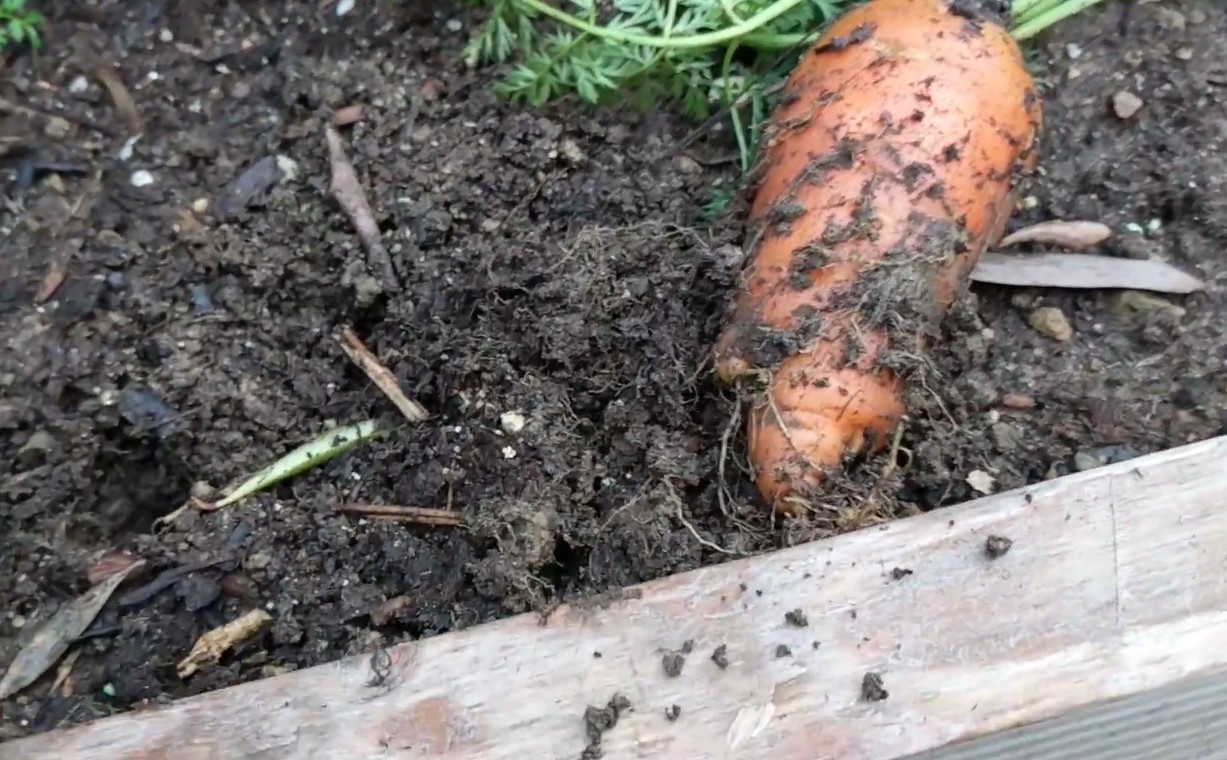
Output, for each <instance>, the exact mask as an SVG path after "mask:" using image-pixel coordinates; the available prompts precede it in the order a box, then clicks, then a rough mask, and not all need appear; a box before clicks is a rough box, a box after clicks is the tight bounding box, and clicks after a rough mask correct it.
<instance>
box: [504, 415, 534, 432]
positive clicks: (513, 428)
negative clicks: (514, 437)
mask: <svg viewBox="0 0 1227 760" xmlns="http://www.w3.org/2000/svg"><path fill="white" fill-rule="evenodd" d="M498 424H499V425H500V426H501V427H502V428H503V430H505V431H506V432H508V433H513V434H514V433H518V432H520V431H521V430H523V429H524V425H525V424H527V421H526V420H525V419H524V415H522V414H520V413H519V412H503V413H502V414H500V415H499V418H498Z"/></svg>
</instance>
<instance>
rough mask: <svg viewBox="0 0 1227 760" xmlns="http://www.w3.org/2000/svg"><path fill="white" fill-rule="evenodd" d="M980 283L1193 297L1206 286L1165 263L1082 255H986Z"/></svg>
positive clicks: (979, 267)
mask: <svg viewBox="0 0 1227 760" xmlns="http://www.w3.org/2000/svg"><path fill="white" fill-rule="evenodd" d="M971 278H972V279H973V280H975V281H976V282H984V283H990V284H993V285H1012V286H1016V287H1031V288H1078V289H1104V290H1109V289H1111V290H1117V289H1126V290H1152V291H1156V292H1160V293H1182V294H1183V293H1193V292H1195V291H1198V290H1203V289H1204V288H1205V287H1206V284H1205V283H1204V282H1202V281H1201V280H1199V279H1197V278H1196V277H1193V276H1192V275H1189V274H1186V273H1184V272H1182V271H1180V270H1179V269H1176V268H1175V267H1173V266H1171V265H1169V264H1165V263H1163V262H1162V261H1152V260H1142V259H1122V258H1117V257H1115V256H1094V255H1090V254H1082V253H1036V254H1020V255H1016V256H1012V255H1008V254H1004V253H993V252H989V253H985V254H983V255H982V256H981V257H980V260H979V262H977V264H976V268H975V269H974V270H973V271H972V273H971Z"/></svg>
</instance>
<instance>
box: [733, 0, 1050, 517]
mask: <svg viewBox="0 0 1227 760" xmlns="http://www.w3.org/2000/svg"><path fill="white" fill-rule="evenodd" d="M961 5H966V2H965V1H964V2H963V3H961ZM1041 120H1042V116H1041V108H1040V102H1039V96H1038V94H1037V91H1036V88H1035V85H1034V82H1033V81H1032V79H1031V77H1030V76H1029V75H1028V73H1027V71H1026V69H1025V68H1024V63H1023V59H1022V55H1021V52H1020V50H1019V48H1018V46H1017V43H1016V42H1015V41H1014V39H1013V38H1012V37H1011V36H1010V34H1009V33H1008V32H1007V30H1006V28H1005V27H1004V26H1003V25H1002V24H1001V23H998V20H997V19H990V18H987V17H985V18H981V17H976V16H975V15H974V14H971V13H968V12H967V11H965V10H952V8H951V4H950V2H949V1H948V0H868V2H866V3H864V4H862V5H859V6H856V7H854V8H852V9H850V10H849V11H847V12H845V13H844V14H843V15H842V16H841V17H839V18H838V19H837V20H836V21H835V22H834V23H833V24H832V25H831V26H830V27H829V28H828V29H827V30H826V31H825V32H824V34H823V35H822V36H821V37H820V38H819V39H818V40H817V41H816V42H815V43H814V45H813V47H812V48H811V49H810V50H809V51H808V52H807V53H806V54H805V55H804V56H803V57H802V59H801V61H800V63H799V64H798V66H797V67H796V69H794V71H793V72H792V74H791V75H790V77H789V79H788V81H787V82H786V84H785V87H784V89H783V91H782V94H781V100H780V105H779V106H778V107H777V110H776V111H775V112H774V113H773V114H772V118H771V120H770V122H769V124H768V126H767V128H766V129H765V130H764V133H763V134H764V138H763V148H762V151H761V153H760V157H759V161H758V164H757V165H756V168H755V171H754V172H752V175H751V178H750V185H749V187H748V189H749V192H750V194H751V204H750V215H749V240H748V242H747V253H748V258H747V263H746V271H745V273H744V282H743V287H742V288H741V289H740V290H739V292H738V294H737V300H736V304H735V309H734V312H733V315H732V317H731V319H730V322H729V323H728V325H727V326H726V328H725V331H724V333H723V334H722V335H721V337H720V339H719V341H718V343H717V346H716V371H717V373H718V375H719V377H720V378H721V379H722V380H723V381H725V382H727V383H734V382H738V381H744V380H746V379H752V378H756V379H759V380H760V381H761V382H762V383H763V385H764V386H765V388H764V391H765V392H764V393H763V394H762V395H761V396H760V397H759V398H758V400H757V403H755V404H754V405H753V408H752V409H751V410H750V413H749V414H748V423H747V430H746V433H747V439H748V448H749V459H750V463H751V465H752V466H753V468H754V470H755V476H756V480H757V484H758V488H759V491H760V493H761V495H762V497H763V499H764V500H765V501H766V502H768V503H769V504H770V505H772V507H773V508H774V509H775V510H776V511H777V512H781V513H795V512H797V511H798V510H800V509H802V508H803V507H804V505H805V504H806V503H808V502H812V501H813V500H814V497H815V495H816V494H817V489H818V488H819V487H820V486H821V485H822V483H823V481H824V479H825V478H827V477H829V475H830V473H831V472H832V471H833V470H834V469H835V468H837V467H840V466H842V465H843V464H844V463H845V462H846V461H847V460H848V459H850V458H854V457H857V456H863V455H866V454H872V453H876V452H880V451H882V450H883V449H884V448H885V447H886V444H887V443H888V442H889V440H890V438H891V433H892V431H893V430H894V429H895V428H896V426H897V425H898V424H899V423H900V421H901V418H902V416H903V414H904V413H905V411H906V404H905V400H904V394H905V391H906V390H907V383H906V379H907V372H908V370H909V369H911V368H914V367H916V366H918V363H920V362H923V358H922V354H923V349H924V347H925V346H926V345H928V344H929V343H930V340H931V338H932V335H933V333H934V332H935V328H937V327H938V325H939V323H940V321H941V319H942V318H943V316H944V315H945V313H946V312H947V310H948V309H949V308H950V306H951V304H952V303H953V301H954V299H955V298H956V296H957V295H958V293H959V291H960V289H961V288H963V287H964V286H965V284H966V282H967V281H968V277H969V275H970V273H971V271H972V269H973V268H974V267H975V264H976V261H977V259H978V258H979V256H980V253H981V251H983V250H984V248H985V246H986V245H987V244H988V243H990V242H994V241H996V240H997V239H999V238H1000V237H1001V235H1002V234H1003V232H1004V226H1005V223H1006V220H1007V218H1008V216H1009V214H1010V213H1011V211H1012V210H1013V207H1014V199H1013V183H1014V180H1015V177H1016V175H1017V173H1018V172H1020V171H1025V170H1030V169H1032V168H1034V166H1035V160H1036V159H1035V153H1034V143H1035V140H1036V139H1037V135H1038V132H1039V130H1040V127H1041Z"/></svg>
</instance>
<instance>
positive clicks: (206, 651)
mask: <svg viewBox="0 0 1227 760" xmlns="http://www.w3.org/2000/svg"><path fill="white" fill-rule="evenodd" d="M272 619H273V616H272V615H270V614H268V613H267V612H265V611H264V610H262V609H260V608H259V607H257V608H255V609H253V610H251V611H249V612H247V613H246V614H244V615H242V616H240V617H237V618H235V619H234V620H231V621H230V622H229V623H226V624H225V625H223V626H222V627H220V628H214V629H213V630H211V631H209V632H208V633H205V634H204V635H202V636H201V637H200V638H199V639H197V640H196V643H195V645H193V646H192V651H191V652H189V653H188V656H187V657H185V658H183V660H182V661H180V663H179V665H178V671H179V677H180V678H187V677H188V676H190V675H192V674H193V673H195V672H196V671H197V670H199V669H200V667H201V666H202V665H208V664H211V663H214V662H217V661H218V660H219V659H221V656H222V654H224V653H225V652H226V650H227V649H230V648H231V647H233V646H234V645H235V644H238V643H240V642H241V641H243V640H244V639H247V638H250V637H251V636H253V635H255V633H256V632H257V631H259V630H260V628H261V627H263V626H264V624H265V623H267V622H269V621H270V620H272Z"/></svg>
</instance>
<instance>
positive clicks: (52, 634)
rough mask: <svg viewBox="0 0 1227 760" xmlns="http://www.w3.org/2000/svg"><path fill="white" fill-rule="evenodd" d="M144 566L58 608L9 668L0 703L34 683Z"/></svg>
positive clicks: (138, 564) (129, 569) (0, 683)
mask: <svg viewBox="0 0 1227 760" xmlns="http://www.w3.org/2000/svg"><path fill="white" fill-rule="evenodd" d="M144 564H145V563H144V562H143V561H138V562H136V563H134V564H131V565H129V566H128V567H127V569H126V570H123V571H121V572H118V573H115V574H114V575H112V576H111V577H110V578H107V579H106V580H105V581H103V582H102V583H100V584H98V585H96V586H94V587H92V588H91V589H90V590H89V591H86V592H85V593H84V594H82V595H81V596H79V597H77V598H76V599H74V600H73V601H71V602H69V603H68V604H65V605H64V606H63V607H61V608H60V609H59V611H57V612H56V613H55V615H53V616H52V617H51V619H50V620H48V621H47V622H46V624H44V625H43V627H42V628H40V629H39V630H38V632H37V633H36V634H34V638H33V639H31V640H30V643H28V644H26V646H25V647H24V648H22V650H21V652H19V653H18V655H17V657H16V658H15V659H14V660H13V662H12V664H11V665H9V669H8V671H7V672H6V673H5V674H4V678H3V679H2V680H0V700H3V699H8V698H9V697H11V696H12V695H14V694H16V693H17V692H19V691H21V690H22V689H24V688H26V687H27V686H29V685H30V684H32V683H34V682H35V681H37V680H38V679H39V677H41V676H42V674H43V673H45V672H47V669H48V668H50V667H51V666H52V665H54V664H55V663H56V662H58V661H59V659H60V657H62V656H63V655H64V653H65V652H67V651H68V647H69V646H71V645H72V643H73V642H74V641H76V640H77V637H79V636H80V635H81V634H82V633H84V632H85V629H87V628H89V627H90V624H91V623H93V622H94V618H96V617H97V616H98V613H99V612H100V611H101V610H102V608H103V607H105V606H106V603H107V601H108V600H109V599H110V598H111V595H112V594H114V593H115V589H117V588H119V584H121V583H123V582H124V579H125V578H127V577H128V575H129V574H130V573H132V572H134V571H135V570H137V569H138V568H140V567H141V566H143V565H144Z"/></svg>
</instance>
